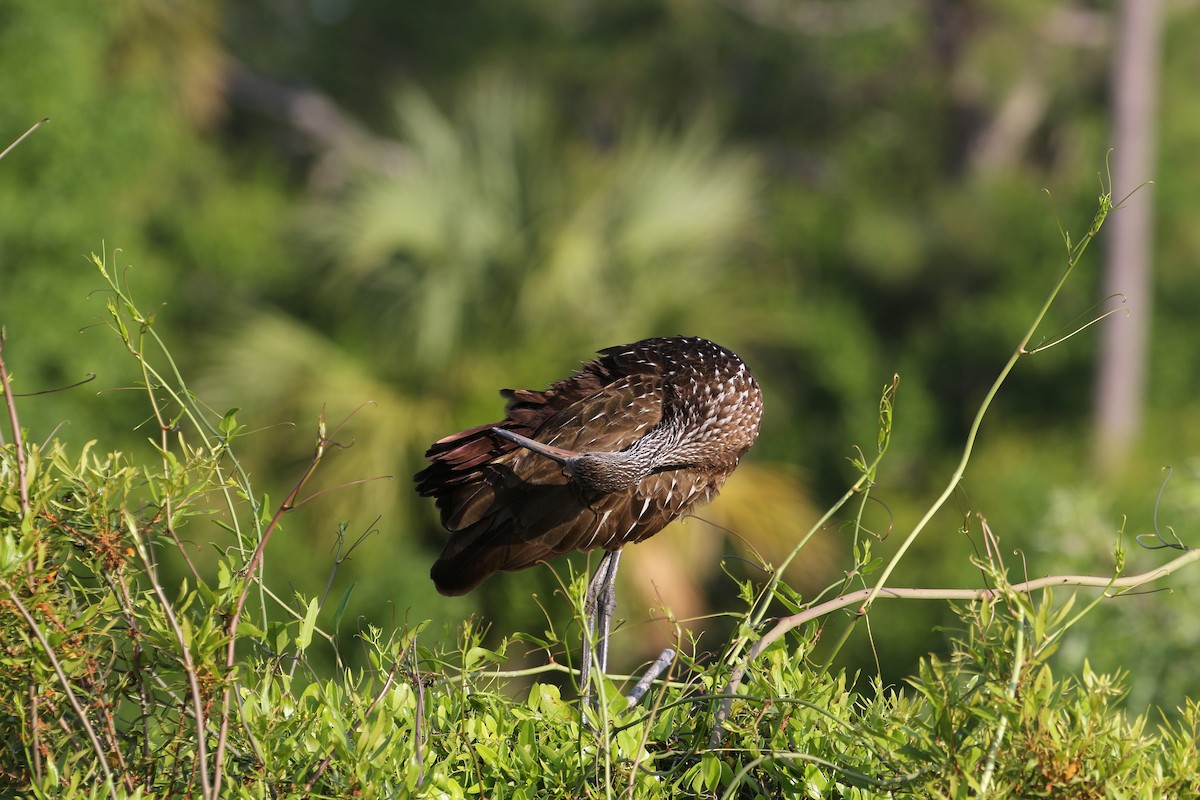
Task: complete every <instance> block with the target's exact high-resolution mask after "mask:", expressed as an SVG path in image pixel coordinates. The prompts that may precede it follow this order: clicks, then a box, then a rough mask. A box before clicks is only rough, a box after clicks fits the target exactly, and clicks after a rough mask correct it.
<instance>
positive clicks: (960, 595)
mask: <svg viewBox="0 0 1200 800" xmlns="http://www.w3.org/2000/svg"><path fill="white" fill-rule="evenodd" d="M1193 561H1200V550H1189V551H1188V552H1186V553H1184V554H1183V555H1181V556H1179V557H1177V558H1175V559H1173V560H1171V561H1168V562H1167V563H1166V564H1163V565H1162V566H1161V567H1156V568H1155V569H1152V570H1150V571H1149V572H1142V573H1139V574H1137V575H1129V576H1126V577H1123V578H1122V577H1111V578H1103V577H1099V576H1096V575H1050V576H1047V577H1045V578H1035V579H1033V580H1027V581H1023V582H1021V583H1014V584H1012V585H1011V586H1010V587H1009V590H1010V591H1013V592H1017V593H1021V594H1027V593H1029V592H1034V591H1037V590H1039V589H1046V588H1050V587H1054V586H1090V587H1095V588H1100V589H1105V590H1112V589H1122V590H1124V591H1120V592H1116V593H1111V594H1110V593H1109V591H1106V592H1105V596H1106V597H1118V596H1120V595H1122V594H1125V593H1127V592H1129V591H1131V590H1133V589H1136V588H1137V587H1139V586H1143V585H1145V584H1147V583H1151V582H1153V581H1157V580H1160V579H1161V578H1165V577H1166V576H1168V575H1170V574H1172V573H1173V572H1176V571H1178V570H1179V569H1181V568H1183V567H1185V566H1187V565H1188V564H1190V563H1192V562H1193ZM872 595H875V596H878V597H879V598H893V599H897V600H979V601H985V602H989V601H992V600H995V599H997V598H999V597H1001V596H1003V595H1004V591H1003V590H1001V589H903V588H902V589H894V588H888V587H885V588H883V589H880V588H879V587H875V588H872V589H859V590H858V591H854V592H850V593H849V594H844V595H841V596H840V597H835V598H834V599H832V600H829V601H827V602H824V603H821V604H820V605H816V606H813V607H811V608H808V609H805V610H804V611H801V612H799V613H798V614H793V615H791V616H790V617H784V618H783V619H781V620H779V621H778V622H776V623H775V626H774V627H773V628H771V630H769V631H767V632H766V633H765V634H763V637H762V638H761V639H759V640H758V641H757V642H755V643H754V647H752V648H750V652H749V653H747V654H746V658H745V660H744V661H742V663H740V664H738V666H737V667H736V668H735V669H734V670H733V672H732V673H730V676H729V683H728V684H727V685H726V686H725V691H724V692H723V693H722V694H724V695H725V700H724V701H723V702H722V703H721V708H720V710H718V712H717V718H716V725H715V727H714V728H713V732H712V736H711V738H710V739H709V744H710V746H712V747H717V746H719V745H720V743H721V740H722V739H723V738H724V729H723V727H722V726H723V724H724V722H725V720H727V719H728V718H729V714H730V712H731V711H732V709H733V701H734V694H735V693H736V692H737V689H738V687H739V686H740V685H741V683H742V678H743V677H744V676H745V674H746V669H747V667H749V665H750V662H751V661H753V660H754V659H755V658H757V657H758V656H759V655H760V654H761V653H762V652H763V651H764V650H766V649H767V648H768V647H770V646H771V644H773V643H774V642H775V641H776V640H777V639H779V637H781V636H783V635H784V634H785V633H787V632H788V631H790V630H792V629H793V628H797V627H799V626H801V625H803V624H805V623H807V622H811V621H812V620H814V619H819V618H820V617H823V616H825V615H826V614H828V613H830V612H832V611H836V610H838V609H839V608H847V607H849V606H853V605H855V604H858V603H861V604H862V605H860V606H859V608H858V610H857V612H856V614H858V615H859V616H861V615H862V614H863V613H865V612H864V607H865V606H866V601H867V600H868V599H869V598H870V597H871V596H872Z"/></svg>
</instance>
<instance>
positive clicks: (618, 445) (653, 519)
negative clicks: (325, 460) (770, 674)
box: [416, 337, 763, 698]
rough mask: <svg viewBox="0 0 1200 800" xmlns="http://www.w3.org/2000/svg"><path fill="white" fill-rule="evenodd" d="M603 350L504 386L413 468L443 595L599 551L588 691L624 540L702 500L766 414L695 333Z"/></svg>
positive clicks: (603, 642) (728, 364)
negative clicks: (551, 374)
mask: <svg viewBox="0 0 1200 800" xmlns="http://www.w3.org/2000/svg"><path fill="white" fill-rule="evenodd" d="M600 355H601V357H600V358H598V359H596V360H594V361H590V362H588V363H586V364H584V365H583V368H582V369H580V370H579V372H577V373H575V374H574V375H572V376H571V377H569V378H567V379H565V380H561V381H558V382H557V383H555V384H554V385H552V386H551V387H550V388H548V389H546V390H544V391H541V392H536V391H527V390H522V389H518V390H512V389H504V390H502V391H501V393H500V394H501V396H503V397H504V398H505V399H506V400H507V401H508V404H507V407H506V416H505V419H504V420H502V421H500V422H496V423H493V424H490V425H480V426H478V427H474V428H470V429H468V430H465V431H462V432H460V433H456V434H453V435H452V436H447V437H446V438H444V439H440V440H438V441H437V442H436V443H434V444H433V446H432V447H430V448H429V450H428V452H426V454H425V458H427V459H428V460H429V461H430V462H431V463H430V465H429V466H428V467H426V468H425V469H424V470H423V471H422V472H420V473H418V474H417V475H416V482H417V491H418V492H420V493H421V495H423V496H425V497H434V498H436V501H437V507H438V509H439V510H440V511H441V518H442V524H443V525H444V526H445V528H446V530H448V531H449V532H450V540H449V541H448V542H447V543H446V546H445V548H444V549H443V550H442V554H441V556H440V557H439V558H438V560H437V561H436V562H435V563H434V565H433V568H432V569H431V570H430V577H432V578H433V582H434V584H435V585H436V586H437V590H438V591H439V592H441V593H442V594H446V595H460V594H465V593H467V592H469V591H471V590H472V589H474V588H475V587H476V586H478V585H479V584H480V583H482V582H483V581H484V580H485V579H487V578H488V576H490V575H491V574H492V573H493V572H498V571H501V570H505V571H509V570H519V569H524V568H526V567H529V566H532V565H534V564H537V563H539V562H542V561H547V560H549V559H551V558H553V557H555V556H558V555H561V554H563V553H566V552H570V551H572V550H594V549H603V550H605V555H604V558H603V559H602V560H601V562H600V566H599V568H598V569H597V570H596V574H595V576H593V578H592V580H591V583H590V584H589V586H588V593H587V598H586V604H585V616H586V617H587V620H588V631H587V632H586V633H585V634H584V654H583V658H582V661H581V664H582V669H581V680H580V684H581V687H582V689H583V691H584V696H585V698H587V697H588V686H589V682H588V676H589V672H590V667H591V657H590V649H591V638H592V636H593V635H594V632H595V630H596V626H597V625H598V626H599V628H600V631H601V633H600V635H599V636H598V637H597V639H596V647H597V656H598V658H597V661H598V665H599V668H600V671H601V672H602V673H603V672H604V671H605V670H606V669H607V661H608V628H609V623H610V621H611V618H612V612H613V610H614V608H615V605H616V595H615V590H614V582H615V580H616V575H617V565H618V563H619V560H620V557H621V548H622V547H624V546H625V545H627V544H630V543H633V542H640V541H641V540H643V539H646V538H648V537H650V536H653V535H654V534H656V533H658V532H659V531H660V530H662V529H663V528H664V527H666V525H667V524H669V523H670V522H671V521H672V520H674V519H676V518H677V517H679V516H680V515H682V514H683V513H684V512H686V511H687V510H688V509H690V508H691V507H692V506H694V505H695V504H697V503H703V502H706V501H708V500H709V499H711V498H712V497H713V495H715V494H716V492H717V490H718V489H720V488H721V485H722V484H724V482H725V479H726V478H728V477H729V474H730V473H731V472H733V469H734V468H735V467H736V466H737V464H738V460H739V459H740V458H741V457H742V455H743V454H744V453H745V452H746V451H747V450H748V449H749V448H750V446H751V445H752V444H754V440H755V439H756V438H757V437H758V429H759V425H760V423H761V421H762V414H763V401H762V392H761V391H760V390H759V388H758V384H757V382H755V380H754V376H753V375H751V373H750V369H749V367H747V366H746V365H745V364H744V363H743V362H742V360H741V359H740V358H738V357H737V356H736V355H734V354H733V353H732V352H730V351H729V350H726V349H725V348H724V347H721V346H719V345H716V344H713V343H712V342H710V341H707V340H705V339H699V338H695V337H675V338H668V339H645V340H643V341H640V342H636V343H634V344H628V345H621V346H618V347H610V348H607V349H605V350H601V351H600Z"/></svg>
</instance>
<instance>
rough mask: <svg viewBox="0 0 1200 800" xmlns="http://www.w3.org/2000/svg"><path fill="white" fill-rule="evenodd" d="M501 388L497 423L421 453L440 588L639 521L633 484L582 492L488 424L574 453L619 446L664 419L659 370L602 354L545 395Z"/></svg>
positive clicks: (461, 589)
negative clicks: (632, 366)
mask: <svg viewBox="0 0 1200 800" xmlns="http://www.w3.org/2000/svg"><path fill="white" fill-rule="evenodd" d="M503 394H504V396H505V397H506V398H507V399H508V408H507V416H506V418H505V419H504V420H503V421H502V422H499V423H496V425H481V426H478V427H476V428H472V429H470V430H466V431H463V432H461V433H458V434H455V435H453V436H448V437H446V438H445V439H442V440H441V441H439V442H437V443H435V444H434V445H433V447H431V448H430V450H429V452H428V453H427V454H426V457H427V458H428V459H429V460H430V462H431V463H430V465H429V467H428V468H426V469H425V470H424V471H423V472H421V473H419V474H418V475H417V488H418V491H420V492H421V494H423V495H426V496H433V497H436V498H437V505H438V508H439V509H440V511H441V515H442V522H443V524H444V525H445V527H446V529H447V530H449V531H450V532H451V538H450V541H449V542H447V544H446V546H445V549H444V550H443V552H442V555H441V557H440V558H439V559H438V562H437V563H436V564H435V565H434V569H433V576H434V580H435V582H436V583H437V584H438V588H439V590H441V591H443V592H444V593H454V594H460V593H465V592H467V591H470V590H471V589H472V588H474V587H475V586H476V585H478V584H479V583H480V582H481V581H482V580H483V579H484V578H486V577H487V576H488V575H490V574H491V573H492V572H495V571H497V570H515V569H521V568H523V567H527V566H530V565H532V564H536V563H537V562H539V561H542V560H545V559H547V558H550V557H552V556H554V555H557V554H560V553H564V552H567V551H570V550H577V549H578V550H586V549H592V548H596V547H605V546H608V547H610V548H611V547H613V544H614V543H615V542H617V541H618V540H619V539H620V538H621V536H622V535H624V534H625V533H627V531H630V530H635V529H636V530H637V531H638V532H639V533H641V532H642V529H643V527H644V526H643V525H642V523H641V522H640V521H639V520H638V519H637V515H636V514H635V513H634V504H635V497H636V496H637V490H638V487H636V486H635V487H631V488H630V489H629V490H627V491H625V492H619V493H614V494H611V495H594V494H593V495H590V496H589V494H588V493H585V492H583V491H581V490H580V489H579V487H577V486H574V485H571V484H570V483H569V482H568V479H567V477H566V475H564V474H563V469H562V467H561V466H560V465H559V464H557V463H555V462H554V461H552V460H551V459H549V458H546V457H545V456H542V455H539V454H537V453H533V452H531V451H529V450H527V449H526V448H524V447H521V446H519V445H517V444H515V443H513V442H510V441H508V440H506V439H503V438H502V437H498V436H496V435H494V434H493V433H492V432H491V431H492V428H493V427H504V428H507V429H509V430H512V431H514V432H516V433H520V434H522V435H524V436H528V437H529V438H532V439H536V440H538V441H540V442H543V443H545V444H549V445H552V446H554V447H559V448H562V449H565V450H572V451H577V452H578V451H593V452H594V451H616V450H623V449H625V448H626V447H628V446H630V445H631V444H633V442H635V441H636V440H637V439H638V438H639V437H641V436H642V435H644V434H645V433H646V432H647V431H648V430H650V429H651V428H653V427H654V426H655V425H656V424H658V422H659V421H660V420H661V419H662V376H661V374H659V373H658V372H657V371H640V372H625V371H623V370H622V369H621V365H620V364H618V363H616V362H615V361H614V359H613V358H612V357H611V356H606V357H605V358H602V359H599V360H598V361H595V362H592V363H591V364H588V365H586V366H585V367H584V369H583V370H581V371H580V372H579V373H577V374H576V375H574V376H572V377H571V378H568V379H566V380H563V381H559V382H557V383H555V384H554V385H553V386H551V387H550V388H549V389H547V390H545V391H544V392H533V391H525V390H517V391H505V392H504V393H503ZM652 477H653V476H652ZM636 502H637V504H638V507H639V508H640V507H641V500H640V499H638V500H637V501H636ZM667 521H669V520H667ZM665 524H666V521H664V522H662V523H661V524H658V525H657V527H655V528H654V530H653V531H649V530H647V531H645V533H644V534H642V535H641V536H639V537H638V538H644V536H649V535H650V534H651V533H653V532H656V531H657V530H659V529H660V528H661V527H662V525H665ZM617 546H619V545H617Z"/></svg>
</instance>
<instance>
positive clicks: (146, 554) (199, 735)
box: [125, 512, 217, 800]
mask: <svg viewBox="0 0 1200 800" xmlns="http://www.w3.org/2000/svg"><path fill="white" fill-rule="evenodd" d="M125 524H126V526H127V527H128V528H129V533H130V536H132V537H133V542H134V547H135V549H136V550H137V553H138V556H139V557H140V558H141V559H142V563H143V564H144V565H145V567H146V576H147V577H148V578H149V579H150V585H151V587H153V589H154V594H155V596H156V597H157V598H158V602H159V605H161V606H162V610H163V614H164V615H165V616H166V618H167V624H168V625H169V626H170V627H171V632H172V633H174V634H175V641H176V642H177V643H178V644H179V658H180V660H181V661H182V662H183V671H184V674H185V675H187V682H188V692H189V694H190V695H191V701H192V715H193V716H194V717H195V718H196V760H197V761H199V762H200V787H201V792H202V793H203V796H204V797H205V798H206V800H207V798H210V797H211V798H214V799H215V798H216V797H217V794H216V787H215V786H214V785H213V784H212V783H210V781H209V775H208V745H207V740H208V735H207V731H206V730H205V728H206V727H207V723H206V721H205V715H204V695H203V694H202V693H201V691H200V679H199V677H198V676H197V675H196V663H195V661H194V660H193V659H192V651H191V648H190V647H188V643H187V637H185V636H184V635H183V628H182V627H180V625H179V619H178V618H177V617H176V616H175V609H174V608H173V607H172V606H171V601H170V600H168V599H167V594H166V592H165V591H163V587H162V583H161V582H160V581H159V580H158V568H157V567H156V565H155V563H154V560H153V559H152V558H151V557H150V548H148V547H146V545H145V543H144V542H143V541H142V537H141V535H140V533H139V530H138V526H137V522H136V521H135V520H134V519H133V517H132V515H130V514H129V513H128V512H126V519H125Z"/></svg>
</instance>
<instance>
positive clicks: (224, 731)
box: [213, 417, 329, 797]
mask: <svg viewBox="0 0 1200 800" xmlns="http://www.w3.org/2000/svg"><path fill="white" fill-rule="evenodd" d="M328 444H329V440H328V439H326V438H325V419H324V417H322V418H321V420H320V422H319V425H318V435H317V445H316V448H315V449H314V451H313V457H312V460H311V461H310V462H309V464H308V468H307V469H305V470H304V474H303V475H301V476H300V480H298V481H297V482H296V485H295V486H293V487H292V490H291V491H290V492H289V493H288V496H287V497H285V498H284V500H283V502H282V503H281V504H280V505H279V507H278V508H277V509H275V515H274V516H273V517H271V521H270V522H269V523H268V524H267V527H266V528H265V529H264V530H263V534H262V536H261V537H260V538H259V540H258V546H257V547H255V548H254V554H253V555H251V556H250V561H249V563H247V564H246V568H245V576H244V578H243V581H244V582H243V585H242V591H241V593H240V594H239V595H238V599H237V603H236V604H235V605H234V608H233V613H232V614H231V615H230V617H229V645H228V646H227V647H226V649H225V671H226V675H229V674H231V673H232V672H233V665H234V662H235V660H236V659H235V656H236V649H237V628H238V623H239V622H240V621H241V618H242V611H243V609H245V607H246V598H247V597H248V596H249V595H250V588H251V587H252V586H253V585H254V583H255V581H254V574H255V572H257V571H258V567H259V565H260V564H261V563H262V558H263V551H264V550H265V549H266V547H267V542H268V541H269V540H270V538H271V534H273V533H274V532H275V531H276V529H278V528H279V523H280V521H282V519H283V515H284V514H286V513H287V512H288V511H291V510H292V509H293V508H295V506H296V499H297V498H298V497H299V496H300V492H301V490H303V489H304V486H305V484H307V483H308V480H309V478H311V477H312V476H313V473H314V472H316V470H317V465H319V464H320V463H321V459H322V457H324V455H325V448H326V447H327V446H328ZM232 692H233V684H232V681H230V680H226V683H225V690H224V692H223V694H222V697H221V729H220V733H219V734H218V735H217V753H216V765H215V770H216V772H215V777H214V778H213V797H219V796H220V790H221V778H222V766H223V763H224V756H225V746H226V744H227V741H228V736H229V712H230V696H231V695H232Z"/></svg>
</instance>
